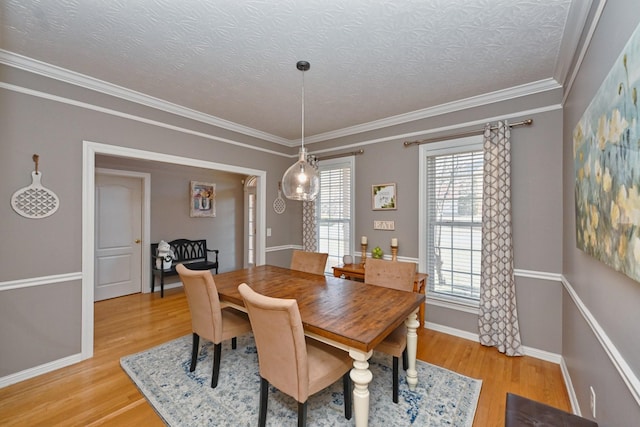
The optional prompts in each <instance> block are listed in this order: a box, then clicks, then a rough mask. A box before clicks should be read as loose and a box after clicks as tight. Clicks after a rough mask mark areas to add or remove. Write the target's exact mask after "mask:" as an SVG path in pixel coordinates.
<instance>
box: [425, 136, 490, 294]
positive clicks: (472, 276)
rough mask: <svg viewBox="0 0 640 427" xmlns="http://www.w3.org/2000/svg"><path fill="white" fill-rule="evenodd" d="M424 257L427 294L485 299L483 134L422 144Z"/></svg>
mask: <svg viewBox="0 0 640 427" xmlns="http://www.w3.org/2000/svg"><path fill="white" fill-rule="evenodd" d="M420 157H421V168H420V169H421V176H422V177H423V178H422V180H423V185H422V188H421V190H420V197H421V202H420V206H421V214H420V218H421V222H422V224H421V225H422V227H421V240H422V241H421V242H420V248H421V251H420V262H421V266H423V267H426V271H427V273H428V274H429V279H428V284H427V288H428V294H430V296H432V297H444V298H452V299H457V300H462V301H467V302H469V303H475V302H477V301H479V299H480V261H481V255H482V253H481V250H482V182H483V179H482V168H483V153H482V136H474V137H471V138H463V139H458V140H454V141H446V142H439V143H436V144H429V145H425V146H421V147H420Z"/></svg>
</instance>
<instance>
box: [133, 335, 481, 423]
mask: <svg viewBox="0 0 640 427" xmlns="http://www.w3.org/2000/svg"><path fill="white" fill-rule="evenodd" d="M202 341H203V340H201V343H202ZM190 362H191V335H187V336H184V337H181V338H178V339H176V340H173V341H170V342H167V343H165V344H162V345H160V346H158V347H154V348H151V349H149V350H146V351H143V352H141V353H137V354H134V355H131V356H126V357H123V358H122V359H121V360H120V364H121V366H122V368H123V369H124V370H125V372H126V373H127V374H128V375H129V376H130V377H131V379H132V380H133V382H134V383H135V384H136V386H137V387H138V388H139V389H140V391H141V392H142V394H143V395H144V396H145V397H146V398H147V400H148V401H149V402H150V403H151V405H152V406H153V407H154V409H155V410H156V412H157V413H158V414H159V415H160V416H161V417H162V419H163V420H164V421H165V423H166V424H168V425H169V426H171V427H181V426H184V427H187V426H189V427H190V426H234V427H235V426H251V427H253V426H256V425H257V424H258V400H259V395H260V375H259V372H258V355H257V351H256V347H255V342H254V340H253V336H252V335H246V336H244V337H239V338H238V346H237V348H236V349H235V350H233V349H231V342H225V343H223V345H222V358H221V364H220V377H219V380H218V386H217V387H216V388H215V389H212V388H211V368H212V364H213V345H212V344H211V343H205V344H201V348H200V354H199V358H198V364H197V367H196V370H195V371H194V372H189V365H190ZM369 363H370V369H371V371H372V373H373V381H372V382H371V383H370V384H369V392H370V405H369V425H370V426H372V427H375V426H385V427H391V426H410V425H415V426H454V427H464V426H468V427H471V425H472V424H473V417H474V415H475V411H476V406H477V403H478V397H479V395H480V388H481V386H482V381H480V380H476V379H473V378H469V377H465V376H463V375H460V374H457V373H455V372H452V371H449V370H446V369H443V368H440V367H437V366H434V365H431V364H428V363H425V362H421V361H417V362H416V365H417V366H416V369H417V371H418V387H417V389H416V390H415V391H410V390H409V387H408V385H407V382H406V379H405V377H406V375H405V373H404V371H402V368H401V371H400V372H401V374H400V393H399V402H398V403H397V404H394V403H393V400H392V393H391V388H392V369H391V366H392V359H391V357H390V356H387V355H385V354H379V353H377V352H375V353H374V355H373V357H372V358H371V359H370V361H369ZM296 420H297V403H296V402H295V400H294V399H293V398H291V397H289V396H287V395H285V394H283V393H281V392H279V391H278V390H277V389H275V388H273V387H271V388H270V390H269V401H268V414H267V425H268V426H286V425H291V426H294V425H296ZM353 423H354V420H353V418H352V419H351V420H350V421H349V420H347V419H345V418H344V400H343V393H342V381H338V382H337V383H335V384H334V385H333V386H331V387H329V388H327V389H325V390H324V391H321V392H319V393H317V394H315V395H313V396H311V397H310V398H309V400H308V403H307V425H308V426H323V427H324V426H327V427H329V426H331V427H333V426H350V425H354V424H353Z"/></svg>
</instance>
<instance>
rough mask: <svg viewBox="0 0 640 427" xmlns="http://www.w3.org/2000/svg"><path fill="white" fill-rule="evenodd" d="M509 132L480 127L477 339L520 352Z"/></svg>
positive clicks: (508, 352) (506, 127)
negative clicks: (481, 173) (481, 164)
mask: <svg viewBox="0 0 640 427" xmlns="http://www.w3.org/2000/svg"><path fill="white" fill-rule="evenodd" d="M510 137H511V131H510V129H509V124H508V123H507V122H506V121H505V122H504V123H502V122H499V123H498V126H497V130H496V129H495V128H494V130H491V125H490V124H487V125H486V127H485V131H484V148H483V149H484V185H483V192H484V194H483V197H482V261H481V262H482V268H481V269H482V273H481V277H480V310H479V313H480V314H479V317H478V329H479V335H480V344H482V345H486V346H493V347H496V348H497V349H498V350H499V351H500V352H501V353H505V354H506V355H507V356H521V355H522V354H523V353H522V342H521V341H520V327H519V326H518V311H517V309H516V288H515V278H514V275H513V244H512V236H511V142H510Z"/></svg>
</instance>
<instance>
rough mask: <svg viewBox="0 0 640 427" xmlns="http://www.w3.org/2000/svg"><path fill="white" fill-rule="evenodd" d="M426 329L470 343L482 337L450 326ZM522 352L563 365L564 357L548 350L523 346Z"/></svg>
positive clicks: (429, 326) (427, 323) (426, 325)
mask: <svg viewBox="0 0 640 427" xmlns="http://www.w3.org/2000/svg"><path fill="white" fill-rule="evenodd" d="M425 327H426V328H427V329H431V330H433V331H437V332H442V333H444V334H449V335H453V336H455V337H459V338H464V339H467V340H469V341H474V342H477V343H479V342H480V337H479V336H478V334H475V333H473V332H468V331H463V330H461V329H455V328H451V327H449V326H445V325H440V324H437V323H432V322H425ZM522 351H523V352H524V355H525V356H530V357H535V358H536V359H540V360H544V361H547V362H551V363H555V364H561V363H562V356H561V355H559V354H557V353H551V352H549V351H546V350H540V349H537V348H533V347H527V346H522Z"/></svg>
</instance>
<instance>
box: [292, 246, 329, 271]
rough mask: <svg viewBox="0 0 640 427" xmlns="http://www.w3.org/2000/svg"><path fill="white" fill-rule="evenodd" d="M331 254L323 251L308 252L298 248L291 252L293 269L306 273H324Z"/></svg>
mask: <svg viewBox="0 0 640 427" xmlns="http://www.w3.org/2000/svg"><path fill="white" fill-rule="evenodd" d="M327 257H329V254H327V253H321V252H306V251H300V250H297V249H294V250H293V253H292V254H291V266H290V267H289V268H291V269H292V270H298V271H304V272H306V273H313V274H324V269H325V266H326V265H327Z"/></svg>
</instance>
